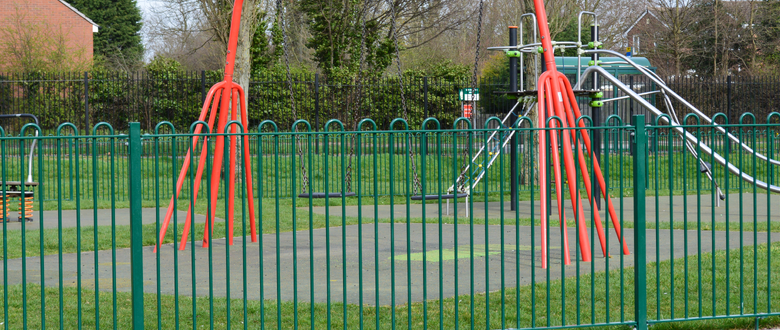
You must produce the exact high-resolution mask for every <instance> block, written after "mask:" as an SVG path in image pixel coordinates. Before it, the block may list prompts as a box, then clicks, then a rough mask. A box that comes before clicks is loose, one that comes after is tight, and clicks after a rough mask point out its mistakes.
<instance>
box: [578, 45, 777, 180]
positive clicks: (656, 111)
mask: <svg viewBox="0 0 780 330" xmlns="http://www.w3.org/2000/svg"><path fill="white" fill-rule="evenodd" d="M586 52H593V51H586ZM598 52H605V53H609V54H613V55H620V56H621V57H622V58H623V59H624V60H626V61H627V62H628V63H629V64H631V65H632V66H634V67H636V68H637V69H639V70H640V71H642V72H645V71H644V70H643V69H642V68H641V66H638V65H636V63H634V62H632V61H631V60H630V59H628V58H627V57H625V56H622V55H621V54H619V53H617V52H612V51H607V50H598ZM593 73H596V74H599V75H600V76H602V77H604V78H605V79H607V80H609V81H610V82H611V83H612V84H613V85H614V86H616V87H617V88H619V89H620V90H621V91H623V93H625V94H626V95H628V96H629V97H630V98H631V99H633V100H634V101H636V102H638V103H639V104H641V105H642V106H643V107H645V108H647V109H648V110H650V111H651V112H652V113H653V114H655V115H656V116H659V117H660V118H661V119H663V120H664V121H665V122H666V123H668V124H670V125H675V123H674V122H673V121H672V120H671V119H670V117H668V116H665V115H664V113H663V112H662V111H661V110H659V109H658V108H656V107H655V106H653V105H652V104H650V102H648V101H647V100H645V99H644V98H643V97H642V96H641V95H640V94H638V93H636V92H634V91H633V90H632V89H631V88H630V87H628V86H626V84H624V83H623V82H621V81H620V80H619V79H618V78H617V77H615V76H613V75H612V74H610V73H609V72H607V70H605V69H604V68H602V67H598V66H591V67H588V68H587V69H585V72H583V73H582V76H583V77H584V78H585V79H588V78H589V77H591V76H592V74H593ZM648 77H650V79H652V80H654V82H656V83H657V84H658V85H659V87H661V88H662V89H663V90H665V91H666V92H668V93H669V94H670V95H672V96H673V97H675V98H676V99H678V100H679V101H680V102H682V103H683V104H685V105H686V106H687V107H689V108H690V109H692V110H694V112H695V113H696V114H697V115H699V116H700V117H702V119H705V120H708V122H709V123H712V119H711V118H709V117H707V116H705V115H704V114H703V113H702V112H701V111H699V110H698V109H696V108H695V107H693V105H691V104H690V103H688V102H687V101H685V100H684V99H682V97H680V96H679V95H677V94H676V93H674V91H671V89H669V87H668V86H666V85H665V84H663V82H661V81H660V80H657V79H655V78H654V77H653V76H651V75H648ZM585 79H582V80H580V81H578V82H577V85H576V86H575V87H574V88H578V87H579V86H580V85H581V84H582V82H583V81H584V80H585ZM670 128H671V129H674V130H675V131H676V132H677V133H678V134H680V135H681V136H683V137H684V138H685V139H686V140H687V141H689V142H690V143H692V144H694V145H697V146H698V147H699V148H700V149H701V151H702V152H703V153H704V154H706V155H707V156H711V157H712V158H713V159H714V160H715V162H717V163H718V164H720V165H722V166H725V167H726V168H727V169H728V170H729V172H731V173H732V174H735V175H737V176H739V177H740V178H741V179H742V180H744V181H746V182H749V183H753V184H755V185H756V186H758V187H759V188H761V189H768V190H770V191H771V192H775V193H780V187H779V186H775V185H771V184H769V183H766V182H764V181H761V180H758V179H756V178H754V177H752V176H750V175H748V174H747V173H744V172H743V171H742V170H741V169H739V168H738V167H736V166H734V165H733V164H732V163H729V162H727V161H726V159H725V158H723V157H722V156H721V155H720V154H718V153H717V152H715V151H714V150H712V149H710V148H709V147H708V146H707V145H706V144H704V143H703V142H700V141H699V140H698V139H697V138H696V136H694V135H693V134H691V133H689V132H688V131H686V130H685V129H683V128H682V127H681V126H670ZM715 128H716V129H718V130H719V131H720V132H723V133H725V134H727V135H728V136H729V138H730V139H731V140H732V141H734V142H736V143H739V144H740V146H742V148H743V149H745V150H746V151H749V152H750V153H751V154H754V155H757V156H759V158H761V157H760V155H761V154H759V153H756V152H754V151H753V150H752V149H750V147H748V146H747V145H745V144H744V143H742V142H741V141H740V140H739V139H737V138H736V137H734V136H733V135H731V134H730V133H728V132H726V130H725V129H724V128H723V127H722V126H715ZM761 159H762V160H764V161H766V160H767V158H766V157H763V158H761ZM769 161H770V162H772V164H775V163H780V162H777V161H776V160H773V159H769Z"/></svg>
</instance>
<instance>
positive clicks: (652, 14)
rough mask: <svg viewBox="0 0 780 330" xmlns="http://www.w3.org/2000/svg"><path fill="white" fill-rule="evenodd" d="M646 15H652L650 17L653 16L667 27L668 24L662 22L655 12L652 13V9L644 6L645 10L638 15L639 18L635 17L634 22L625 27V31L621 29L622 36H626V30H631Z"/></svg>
mask: <svg viewBox="0 0 780 330" xmlns="http://www.w3.org/2000/svg"><path fill="white" fill-rule="evenodd" d="M647 15H650V16H652V17H653V18H655V19H656V20H657V21H659V22H661V24H663V25H664V26H665V27H667V28H668V27H669V25H667V24H666V23H664V21H662V20H661V19H660V18H658V15H656V14H655V13H653V11H652V10H650V9H649V8H645V12H644V13H642V15H640V16H639V18H637V19H636V20H635V21H634V24H631V26H629V27H628V29H626V30H625V31H623V37H626V36H628V31H631V30H632V29H633V28H634V27H635V26H636V25H637V24H639V22H641V21H642V19H643V18H644V17H645V16H647Z"/></svg>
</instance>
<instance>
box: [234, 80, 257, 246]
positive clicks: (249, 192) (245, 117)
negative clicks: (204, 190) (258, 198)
mask: <svg viewBox="0 0 780 330" xmlns="http://www.w3.org/2000/svg"><path fill="white" fill-rule="evenodd" d="M236 90H237V92H238V97H239V100H240V101H241V124H242V125H244V130H245V132H244V133H247V132H248V131H249V114H248V109H247V103H246V98H245V97H244V89H243V88H241V85H236ZM244 176H245V177H246V196H247V199H249V227H250V235H252V242H257V228H256V225H255V193H254V186H253V185H252V157H251V156H250V154H249V135H247V134H244Z"/></svg>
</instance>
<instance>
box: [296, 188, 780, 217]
mask: <svg viewBox="0 0 780 330" xmlns="http://www.w3.org/2000/svg"><path fill="white" fill-rule="evenodd" d="M741 197H742V201H741V203H740V195H739V194H731V195H729V196H728V203H726V201H721V202H720V206H715V203H713V200H712V196H711V195H702V196H687V197H684V196H674V197H672V198H671V199H670V197H669V196H659V197H658V200H657V202H658V207H657V208H656V198H655V196H650V197H647V198H646V208H647V211H646V214H647V215H648V218H647V221H655V216H656V214H657V215H658V216H659V221H669V219H674V220H675V221H683V220H684V219H685V218H686V217H687V219H688V221H693V222H695V221H697V220H698V218H697V214H698V212H701V221H702V222H712V221H713V216H714V220H715V221H717V222H725V221H726V218H727V216H726V215H727V214H728V219H729V221H739V219H740V212H742V219H743V221H746V222H752V221H753V219H754V216H755V218H756V219H758V221H766V219H767V218H768V214H771V219H772V220H773V221H780V195H772V196H771V199H770V200H769V201H771V203H767V201H768V199H767V196H766V193H763V194H762V193H759V194H758V196H756V198H754V196H753V194H743V195H742V196H741ZM602 202H603V201H602ZM404 203H405V201H404V200H401V201H400V202H399V203H398V204H397V205H395V206H394V208H393V210H392V212H391V209H390V206H389V205H380V206H379V208H378V209H376V210H375V209H374V206H373V205H364V206H363V208H362V217H363V218H364V219H374V217H375V216H378V217H379V218H380V219H386V218H390V216H391V214H392V215H394V217H395V218H396V219H405V218H406V217H407V207H406V204H404ZM426 203H427V204H426V206H425V211H426V218H435V217H438V212H439V204H438V201H435V200H433V201H427V202H426ZM612 203H613V205H614V206H615V211H616V212H617V213H618V217H623V219H624V221H628V222H630V221H633V219H634V199H633V198H632V197H626V198H623V199H622V201H621V199H620V198H613V199H612ZM621 203H622V204H621ZM485 204H486V203H485V202H484V201H479V200H475V201H474V205H473V213H474V217H475V218H480V219H484V218H485V217H486V209H487V217H488V218H495V219H498V218H500V217H501V213H502V212H503V214H504V217H505V218H508V219H514V218H515V216H518V215H519V217H520V218H521V219H530V218H531V216H532V211H533V212H534V214H533V216H534V218H536V219H538V218H539V209H540V205H539V202H534V203H533V207H532V206H531V202H530V201H520V203H519V207H518V210H519V211H518V212H517V213H515V211H512V210H511V208H510V206H511V203H510V202H504V207H503V209H502V208H501V203H500V202H488V203H487V207H486V205H485ZM740 204H741V205H743V209H742V210H740V208H739V205H740ZM768 204H770V205H772V206H774V207H773V208H772V209H771V210H769V211H771V212H769V211H768V210H767V205H768ZM582 205H583V211H584V212H585V213H586V215H588V214H589V212H590V210H591V208H590V206H589V205H588V201H587V199H585V200H583V201H582ZM602 205H604V204H602ZM453 206H454V203H452V201H450V204H449V208H448V206H447V203H446V201H445V202H443V205H442V214H444V215H446V214H447V211H448V210H449V213H450V214H451V215H452V214H454V207H453ZM564 206H565V209H566V211H567V218H568V219H571V217H572V214H573V213H572V205H571V201H570V200H568V199H567V200H565V201H564ZM466 208H467V204H466V203H464V202H461V203H458V214H459V217H463V216H466ZM754 208H755V209H754ZM301 209H303V210H308V207H302V208H301ZM557 210H558V209H557V201H555V196H553V210H552V212H553V218H554V219H557V218H558V216H557ZM656 210H658V211H656ZM329 211H330V215H331V216H336V217H341V215H342V213H343V214H346V215H347V216H348V217H357V216H358V207H357V206H347V207H346V212H343V210H342V207H341V206H331V207H330V210H329ZM604 211H605V208H602V209H601V214H602V215H603V214H604ZM621 211H622V215H621V213H620V212H621ZM325 212H326V207H324V206H322V207H314V213H317V214H325ZM727 212H728V213H727ZM409 216H410V217H412V218H422V216H423V206H422V204H412V205H410V207H409ZM588 218H589V216H588ZM602 218H603V216H602Z"/></svg>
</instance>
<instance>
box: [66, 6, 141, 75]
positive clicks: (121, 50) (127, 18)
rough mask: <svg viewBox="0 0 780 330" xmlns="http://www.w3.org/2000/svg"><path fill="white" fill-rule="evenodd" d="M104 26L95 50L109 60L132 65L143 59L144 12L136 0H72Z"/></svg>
mask: <svg viewBox="0 0 780 330" xmlns="http://www.w3.org/2000/svg"><path fill="white" fill-rule="evenodd" d="M68 2H69V3H70V4H71V5H72V6H73V7H75V8H76V9H78V10H79V11H80V12H82V13H83V14H84V15H86V16H87V17H89V18H90V19H91V20H92V21H94V22H95V24H97V25H99V26H100V29H99V30H98V33H97V34H95V36H94V52H95V54H96V55H100V56H103V57H104V58H106V59H107V60H109V61H120V62H122V63H124V64H132V63H135V62H138V61H140V60H141V58H142V56H143V49H144V48H143V44H142V43H141V11H140V9H139V8H138V5H137V3H136V0H68Z"/></svg>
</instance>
